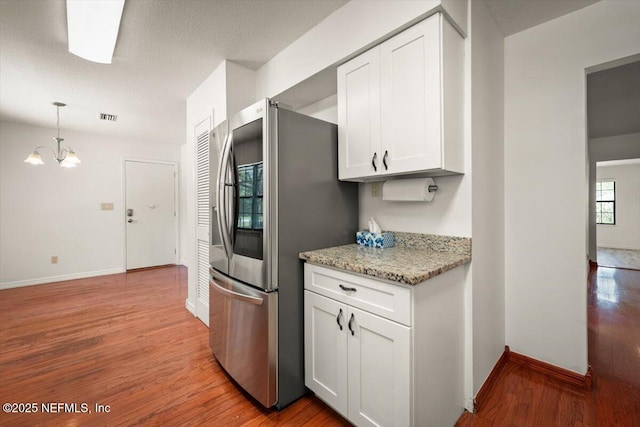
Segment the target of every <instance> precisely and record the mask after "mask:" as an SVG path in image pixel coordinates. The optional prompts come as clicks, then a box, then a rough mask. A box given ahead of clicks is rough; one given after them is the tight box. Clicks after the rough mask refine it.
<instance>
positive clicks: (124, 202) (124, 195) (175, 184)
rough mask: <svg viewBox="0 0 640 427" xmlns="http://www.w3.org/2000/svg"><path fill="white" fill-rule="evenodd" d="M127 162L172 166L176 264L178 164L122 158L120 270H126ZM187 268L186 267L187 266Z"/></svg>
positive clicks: (178, 238)
mask: <svg viewBox="0 0 640 427" xmlns="http://www.w3.org/2000/svg"><path fill="white" fill-rule="evenodd" d="M127 162H138V163H154V164H159V165H173V210H174V216H173V228H174V231H175V242H174V249H175V257H174V261H173V262H174V264H178V263H179V260H180V257H181V253H180V163H179V162H174V161H167V160H156V159H142V158H139V157H123V158H122V163H121V168H122V170H121V174H122V211H121V213H122V215H121V224H122V269H123V271H126V270H127V224H126V222H125V218H126V216H127V206H126V205H127V168H126V164H127ZM183 265H186V264H183ZM187 267H188V266H187Z"/></svg>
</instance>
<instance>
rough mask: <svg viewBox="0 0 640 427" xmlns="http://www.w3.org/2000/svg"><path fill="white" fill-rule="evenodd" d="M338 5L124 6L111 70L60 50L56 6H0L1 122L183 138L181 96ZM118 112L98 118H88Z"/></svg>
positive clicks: (280, 0)
mask: <svg viewBox="0 0 640 427" xmlns="http://www.w3.org/2000/svg"><path fill="white" fill-rule="evenodd" d="M346 1H347V0H304V1H300V0H234V1H230V0H226V1H223V0H208V1H204V0H154V1H148V0H127V1H126V3H125V7H124V12H123V17H122V22H121V25H120V33H119V37H118V42H117V44H116V49H115V53H114V58H113V64H111V65H103V64H96V63H92V62H89V61H85V60H83V59H80V58H78V57H76V56H74V55H72V54H70V53H69V52H68V51H67V30H66V6H65V1H64V0H46V1H45V0H0V119H2V120H6V121H12V122H19V123H27V124H33V125H40V126H50V127H55V108H54V107H52V106H51V102H52V101H61V102H65V103H67V104H68V107H65V108H64V109H62V110H61V126H62V129H63V135H64V129H65V128H66V129H74V130H78V131H85V132H92V133H99V134H106V135H113V136H120V137H127V138H131V139H138V140H153V141H157V142H159V143H182V142H184V132H185V115H186V111H185V110H186V102H185V100H186V98H187V97H188V96H189V95H190V94H191V93H192V92H193V91H194V90H195V89H196V88H197V87H198V85H199V84H200V83H201V82H202V81H203V80H204V79H205V78H206V77H207V76H208V75H209V74H210V73H211V72H212V71H213V70H214V69H215V67H216V66H217V65H218V64H219V63H220V62H222V60H223V59H229V60H233V61H235V62H237V63H239V64H242V65H244V66H246V67H249V68H253V69H255V68H258V67H259V66H260V65H262V64H264V63H265V62H266V61H267V60H269V59H270V58H271V57H273V56H274V55H275V54H276V53H278V52H279V51H281V50H282V49H284V48H285V47H286V46H288V45H289V44H290V43H291V42H293V41H294V40H296V39H297V38H299V37H300V36H301V35H302V34H304V33H305V32H307V31H308V30H310V29H311V28H312V27H314V26H315V25H316V24H318V23H319V22H320V21H322V20H323V19H324V18H325V17H327V16H328V15H330V14H331V13H332V12H333V11H335V10H336V9H338V8H339V7H341V6H342V5H344V4H345V3H346ZM98 112H105V113H112V114H117V115H118V121H117V122H115V123H110V122H100V121H98V120H97V118H96V117H97V113H98Z"/></svg>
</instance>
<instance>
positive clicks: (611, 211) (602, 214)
mask: <svg viewBox="0 0 640 427" xmlns="http://www.w3.org/2000/svg"><path fill="white" fill-rule="evenodd" d="M596 224H607V225H615V224H616V183H615V181H611V180H609V181H598V182H596Z"/></svg>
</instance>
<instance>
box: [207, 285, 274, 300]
mask: <svg viewBox="0 0 640 427" xmlns="http://www.w3.org/2000/svg"><path fill="white" fill-rule="evenodd" d="M209 283H211V285H212V286H213V287H214V289H216V290H217V291H218V292H220V293H221V294H224V295H226V296H228V297H229V298H235V299H237V300H240V301H244V302H248V303H249V304H255V305H262V298H258V297H254V296H251V295H245V294H241V293H239V292H234V291H230V290H229V289H225V288H223V287H222V286H220V285H218V284H217V283H216V282H213V281H211V280H210V281H209Z"/></svg>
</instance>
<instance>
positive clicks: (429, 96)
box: [380, 14, 443, 174]
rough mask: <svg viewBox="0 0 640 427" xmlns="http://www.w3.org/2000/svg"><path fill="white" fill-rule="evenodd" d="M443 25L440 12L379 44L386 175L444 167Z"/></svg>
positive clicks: (382, 150) (383, 163)
mask: <svg viewBox="0 0 640 427" xmlns="http://www.w3.org/2000/svg"><path fill="white" fill-rule="evenodd" d="M440 25H441V16H440V14H436V15H433V16H431V17H430V18H428V19H426V20H425V21H422V22H420V23H419V24H417V25H414V26H413V27H411V28H409V29H407V30H406V31H404V32H402V33H400V34H398V35H397V36H395V37H393V38H391V39H389V40H387V41H386V42H384V43H383V44H381V45H380V63H381V70H382V71H381V109H382V110H381V113H382V121H381V123H382V132H381V134H382V147H381V152H382V169H383V170H382V173H383V174H401V173H407V172H412V171H421V170H430V169H439V168H442V167H443V163H442V157H443V156H442V134H441V129H442V127H441V123H442V110H441V106H442V84H441V78H440V76H441V57H442V55H441V51H440V49H441V40H440V34H441V28H440Z"/></svg>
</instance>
